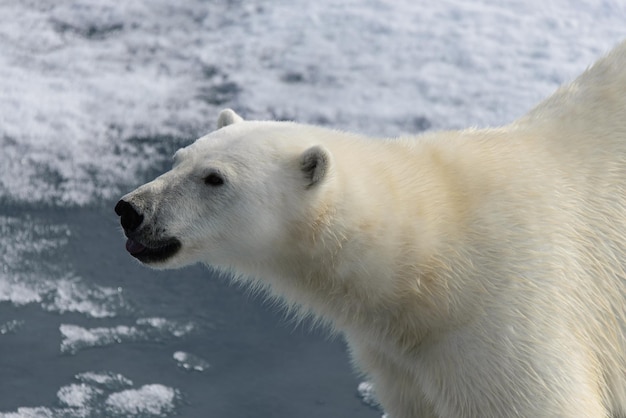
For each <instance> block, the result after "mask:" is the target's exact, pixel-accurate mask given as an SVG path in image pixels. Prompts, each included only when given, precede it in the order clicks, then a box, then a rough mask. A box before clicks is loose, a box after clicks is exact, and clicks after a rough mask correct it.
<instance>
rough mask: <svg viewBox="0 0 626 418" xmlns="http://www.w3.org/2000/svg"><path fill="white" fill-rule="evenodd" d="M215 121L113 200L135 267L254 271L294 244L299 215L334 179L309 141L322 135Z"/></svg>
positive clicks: (228, 117)
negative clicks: (169, 162) (168, 162)
mask: <svg viewBox="0 0 626 418" xmlns="http://www.w3.org/2000/svg"><path fill="white" fill-rule="evenodd" d="M217 125H218V130H216V131H214V132H212V133H210V134H209V135H206V136H204V137H202V138H200V139H198V140H197V141H196V142H195V143H193V144H192V145H190V146H188V147H186V148H182V149H180V150H178V151H177V152H176V154H175V156H174V165H173V168H172V169H171V170H170V171H168V172H166V173H165V174H163V175H161V176H160V177H158V178H156V179H155V180H153V181H151V182H149V183H147V184H145V185H143V186H141V187H139V188H137V189H136V190H134V191H132V192H130V193H129V194H127V195H126V196H124V197H122V199H121V200H120V201H119V202H118V203H117V205H116V207H115V212H116V213H117V214H118V215H119V216H120V220H121V224H122V227H123V229H124V233H125V235H126V237H127V238H128V240H127V242H126V249H127V251H128V252H129V253H130V254H131V255H132V256H134V257H135V258H137V259H138V260H140V261H141V262H143V263H145V264H147V265H149V266H152V267H155V268H176V267H181V266H184V265H188V264H192V263H196V262H205V263H207V264H210V265H213V266H216V267H218V268H219V267H222V268H224V269H234V270H236V271H238V272H242V271H246V270H250V271H251V272H252V271H255V270H256V269H257V267H258V266H259V265H262V264H263V263H265V262H267V260H268V259H269V258H271V257H272V256H273V254H274V253H275V252H276V249H277V248H281V249H283V248H289V247H290V246H291V245H293V243H294V242H297V241H298V240H300V239H301V238H302V237H298V234H299V233H300V232H301V230H302V228H301V226H302V223H303V219H309V218H310V217H311V216H313V217H314V212H315V211H316V210H318V208H319V207H320V205H323V200H324V198H323V195H324V193H323V190H324V188H325V187H327V186H328V184H329V183H330V182H332V178H333V164H332V158H331V154H330V153H329V152H328V150H327V149H326V148H325V147H324V146H322V145H320V143H319V141H317V140H316V138H319V137H321V136H323V135H324V132H325V130H323V129H320V128H315V127H311V126H306V125H299V124H295V123H290V122H259V121H243V119H242V118H241V117H240V116H238V115H237V114H236V113H235V112H233V111H232V110H229V109H227V110H224V111H222V112H221V113H220V115H219V118H218V123H217ZM242 266H243V268H242Z"/></svg>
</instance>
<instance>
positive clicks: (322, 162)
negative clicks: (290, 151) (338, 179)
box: [300, 145, 330, 189]
mask: <svg viewBox="0 0 626 418" xmlns="http://www.w3.org/2000/svg"><path fill="white" fill-rule="evenodd" d="M300 169H301V170H302V173H303V174H304V178H305V180H306V182H307V183H306V187H307V189H308V188H311V187H313V186H315V185H317V184H319V183H320V182H321V181H322V180H324V178H325V177H326V176H327V175H328V172H329V169H330V153H329V152H328V151H327V150H326V149H325V148H324V147H322V146H320V145H315V146H313V147H311V148H309V149H307V150H306V151H304V152H303V153H302V156H301V157H300Z"/></svg>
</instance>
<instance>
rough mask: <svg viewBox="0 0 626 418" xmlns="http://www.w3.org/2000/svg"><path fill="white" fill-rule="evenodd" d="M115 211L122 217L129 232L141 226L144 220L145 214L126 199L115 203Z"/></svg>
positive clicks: (121, 221)
mask: <svg viewBox="0 0 626 418" xmlns="http://www.w3.org/2000/svg"><path fill="white" fill-rule="evenodd" d="M115 213H117V215H118V216H119V217H120V223H121V224H122V228H124V230H125V231H127V232H132V231H134V230H136V229H137V228H139V225H141V223H142V222H143V215H142V214H140V213H139V212H137V210H136V209H135V208H134V207H133V205H131V204H130V203H128V202H127V201H125V200H120V201H119V202H117V205H115Z"/></svg>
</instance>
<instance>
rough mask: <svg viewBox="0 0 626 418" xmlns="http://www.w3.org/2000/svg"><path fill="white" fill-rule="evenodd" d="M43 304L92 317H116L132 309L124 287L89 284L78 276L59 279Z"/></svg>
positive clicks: (56, 309) (51, 308)
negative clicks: (127, 300)
mask: <svg viewBox="0 0 626 418" xmlns="http://www.w3.org/2000/svg"><path fill="white" fill-rule="evenodd" d="M55 284H56V286H55V287H54V290H53V291H52V292H50V293H49V294H48V295H47V296H46V299H48V300H47V301H45V302H44V303H42V306H43V307H44V309H47V310H49V311H55V312H59V313H65V312H78V313H82V314H85V315H87V316H90V317H92V318H110V317H115V316H117V315H118V314H120V313H122V312H129V311H130V310H131V309H130V307H129V305H128V303H126V301H125V300H124V298H123V297H122V288H111V287H102V286H97V285H88V284H86V283H85V282H84V281H82V280H81V279H79V278H76V277H65V278H62V279H60V280H58V281H57V282H56V283H55Z"/></svg>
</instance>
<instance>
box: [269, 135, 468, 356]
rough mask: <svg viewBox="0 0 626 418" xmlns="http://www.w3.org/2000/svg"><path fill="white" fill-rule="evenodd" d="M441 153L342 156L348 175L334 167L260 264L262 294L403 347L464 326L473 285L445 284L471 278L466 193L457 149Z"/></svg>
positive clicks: (388, 150) (410, 147) (425, 146)
mask: <svg viewBox="0 0 626 418" xmlns="http://www.w3.org/2000/svg"><path fill="white" fill-rule="evenodd" d="M459 142H461V143H464V142H465V140H463V139H462V140H460V141H459ZM381 144H384V146H381ZM368 147H373V148H375V149H373V150H371V149H370V150H367V151H365V149H366V148H368ZM459 148H463V147H459ZM450 149H451V148H450V147H446V148H441V147H440V146H439V145H438V144H437V141H429V140H425V141H421V142H418V143H413V142H410V143H409V142H406V143H404V142H401V141H396V142H386V143H384V142H382V141H381V143H380V144H375V143H372V142H365V143H364V144H363V146H362V147H361V148H360V150H361V152H362V155H359V152H352V153H351V154H350V155H349V158H350V159H354V160H355V161H354V162H348V163H347V164H346V166H348V167H349V168H350V172H347V170H345V171H342V167H338V168H337V169H336V172H335V173H334V174H335V175H334V176H333V179H332V182H331V183H330V184H328V185H326V190H324V191H322V192H321V193H320V196H323V197H322V198H320V201H319V202H318V203H317V205H316V206H315V211H313V212H312V215H311V217H310V221H309V222H307V223H305V224H304V225H301V226H299V227H297V228H294V230H297V231H298V233H297V239H294V241H293V242H290V243H289V245H286V246H285V247H284V248H288V250H287V251H285V252H283V253H281V254H278V255H276V258H275V259H274V260H272V261H271V262H270V263H269V265H268V266H267V267H268V269H267V270H266V271H267V274H265V275H264V276H265V279H266V280H267V281H268V282H269V283H270V288H271V291H272V292H273V293H274V294H275V295H277V296H279V297H280V298H282V299H283V300H285V301H286V302H287V304H288V305H289V306H290V307H301V308H300V312H302V313H304V314H308V313H312V314H313V315H315V316H316V317H317V318H319V319H321V320H323V321H328V322H330V323H331V324H332V325H333V326H334V327H335V328H336V329H337V330H339V331H342V332H344V333H347V334H350V333H352V332H353V331H355V329H362V330H368V332H369V333H370V334H371V333H375V334H377V338H386V339H390V341H396V342H398V343H401V344H403V345H405V346H407V349H411V347H414V346H417V345H419V344H420V343H421V341H422V339H423V338H426V337H427V336H432V335H434V333H435V330H437V332H445V330H447V329H450V328H454V327H456V326H457V325H458V324H459V323H460V322H462V321H465V320H466V318H467V317H468V315H471V314H472V312H470V311H472V310H477V309H479V306H480V303H478V302H477V301H476V299H477V298H478V296H477V295H478V294H479V293H480V289H479V288H477V289H475V291H473V290H472V288H471V286H466V287H465V288H464V290H463V293H460V290H459V289H457V288H455V287H454V286H450V285H449V283H454V282H455V281H456V279H455V278H456V277H457V276H466V277H469V276H472V275H474V274H476V273H475V267H473V266H474V265H475V263H476V262H477V261H476V255H474V254H470V253H467V248H471V245H468V241H469V237H468V235H467V229H466V228H463V227H459V226H464V219H463V218H464V217H465V215H466V212H467V211H471V210H472V208H471V207H469V206H468V205H470V206H471V204H472V203H471V202H472V201H476V199H472V198H471V196H470V195H471V194H472V193H475V192H476V190H475V188H476V187H474V186H473V185H471V184H468V181H471V180H469V177H468V176H466V175H465V169H466V168H467V167H464V165H463V164H462V163H460V161H461V160H462V158H460V157H461V154H463V153H464V151H463V150H462V149H458V150H456V151H452V152H451V151H450ZM453 149H454V148H453ZM386 154H389V155H386ZM371 155H375V156H376V157H377V158H376V159H372V157H371ZM463 158H464V159H467V155H464V156H463ZM390 159H392V161H394V164H393V165H390V164H389V161H390ZM363 162H365V163H363ZM359 163H360V164H359ZM474 171H476V170H475V169H474ZM407 173H411V176H408V175H407ZM415 178H417V179H419V181H418V182H415V180H414V179H415ZM459 202H463V204H460V203H459ZM464 253H465V254H464ZM258 271H259V270H257V272H258ZM452 279H454V280H452ZM477 282H479V281H477ZM451 301H455V303H451ZM459 302H460V303H459ZM434 308H436V309H434ZM391 324H394V326H391ZM392 332H393V334H391V333H392ZM359 334H362V332H359ZM407 336H411V337H410V338H407Z"/></svg>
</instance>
